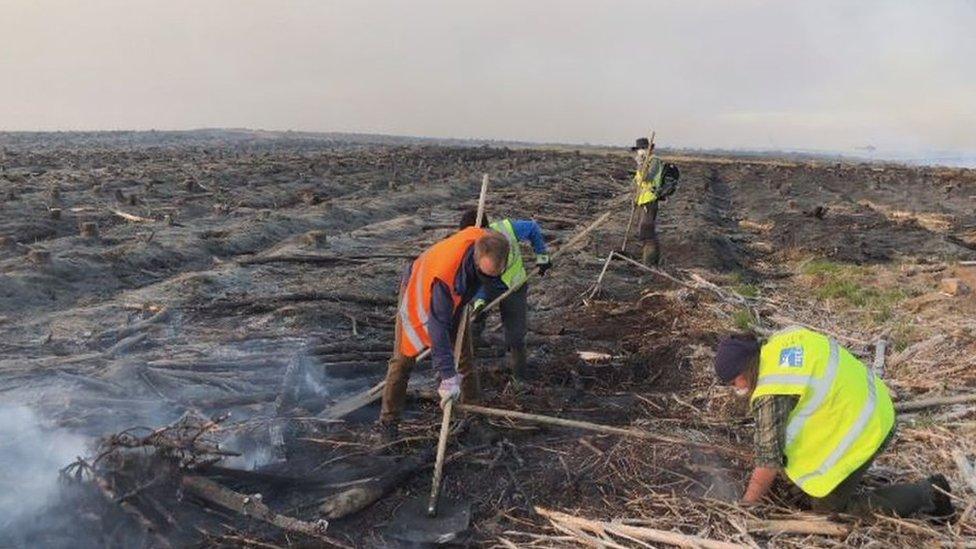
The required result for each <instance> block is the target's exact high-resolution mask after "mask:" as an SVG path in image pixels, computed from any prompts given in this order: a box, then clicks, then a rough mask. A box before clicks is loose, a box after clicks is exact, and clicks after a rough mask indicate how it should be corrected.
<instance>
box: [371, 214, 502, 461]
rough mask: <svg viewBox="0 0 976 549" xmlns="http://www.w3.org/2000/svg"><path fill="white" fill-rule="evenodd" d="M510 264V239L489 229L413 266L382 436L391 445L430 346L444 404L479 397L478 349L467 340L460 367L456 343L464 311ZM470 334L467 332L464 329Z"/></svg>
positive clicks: (460, 236)
mask: <svg viewBox="0 0 976 549" xmlns="http://www.w3.org/2000/svg"><path fill="white" fill-rule="evenodd" d="M507 260H508V239H507V238H505V236H504V235H502V234H501V233H499V232H497V231H493V230H491V229H483V228H480V227H468V228H466V229H464V230H461V231H458V232H457V233H455V234H453V235H451V236H449V237H447V238H445V239H444V240H441V241H440V242H437V243H436V244H434V245H433V246H431V247H430V248H428V249H427V250H426V251H424V252H423V253H422V254H420V256H419V257H417V259H415V260H414V262H413V263H412V264H411V266H410V268H409V269H408V270H407V271H406V272H405V273H404V275H403V278H402V280H401V284H400V306H399V308H398V310H397V315H396V328H395V330H396V332H395V334H396V335H395V340H394V344H393V355H392V356H391V357H390V361H389V365H388V366H387V371H386V385H385V386H384V387H383V407H382V410H381V412H380V422H379V426H380V435H381V437H382V439H383V440H385V441H388V442H392V441H393V440H395V439H396V438H397V435H398V433H399V429H398V425H399V421H400V415H401V414H402V413H403V405H404V402H405V401H406V396H407V382H408V381H409V378H410V372H411V370H412V369H413V366H414V364H415V363H416V359H417V355H419V354H420V353H421V352H423V350H424V349H426V348H428V347H430V349H431V359H432V361H433V365H434V369H435V370H436V371H437V372H438V373H439V374H440V378H441V383H440V386H439V387H438V389H437V392H438V394H440V396H441V402H442V403H443V402H445V401H446V400H448V399H455V400H456V399H457V398H458V397H459V396H460V397H462V398H463V400H465V401H467V402H470V401H472V400H473V399H475V398H477V394H478V383H477V377H476V375H475V373H474V371H473V368H472V366H473V364H472V362H473V359H474V349H473V346H472V343H471V338H470V337H469V336H468V334H467V333H465V335H464V340H465V341H464V343H463V345H462V346H461V353H460V357H459V359H458V364H457V366H456V367H455V363H454V341H455V337H456V335H457V329H458V324H460V320H461V312H462V310H463V309H464V306H465V305H466V304H467V303H468V302H469V301H471V300H472V299H473V298H474V296H475V294H477V293H478V290H479V289H481V288H482V287H483V286H484V287H486V288H498V287H499V283H498V281H497V279H498V277H499V276H501V274H502V272H504V271H505V266H506V262H507ZM465 329H467V327H465Z"/></svg>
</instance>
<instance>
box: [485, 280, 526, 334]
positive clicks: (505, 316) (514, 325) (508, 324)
mask: <svg viewBox="0 0 976 549" xmlns="http://www.w3.org/2000/svg"><path fill="white" fill-rule="evenodd" d="M528 297H529V290H528V285H526V284H523V285H522V287H521V288H519V289H518V290H517V291H515V292H512V294H511V295H509V296H508V297H506V298H505V299H503V300H502V302H501V303H499V304H498V310H499V312H500V313H501V315H502V328H503V329H504V330H505V347H506V348H508V349H509V350H513V349H524V348H525V333H526V332H527V331H528V316H529V300H528ZM486 317H487V315H482V316H481V317H480V318H479V319H478V320H477V321H476V322H475V326H474V330H475V333H476V334H477V336H478V337H479V338H480V337H481V333H482V332H483V331H484V329H485V320H486Z"/></svg>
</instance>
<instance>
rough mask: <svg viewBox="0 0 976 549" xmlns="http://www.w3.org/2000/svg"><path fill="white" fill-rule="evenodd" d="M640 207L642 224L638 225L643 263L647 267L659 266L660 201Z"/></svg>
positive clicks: (638, 238)
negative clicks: (658, 218)
mask: <svg viewBox="0 0 976 549" xmlns="http://www.w3.org/2000/svg"><path fill="white" fill-rule="evenodd" d="M638 207H639V208H640V222H638V224H637V240H638V241H639V242H640V243H641V261H643V263H644V264H645V265H657V264H658V262H659V261H660V260H661V245H660V242H659V241H658V239H657V207H658V201H657V200H654V201H653V202H649V203H647V204H644V205H642V206H638Z"/></svg>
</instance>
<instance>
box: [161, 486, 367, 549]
mask: <svg viewBox="0 0 976 549" xmlns="http://www.w3.org/2000/svg"><path fill="white" fill-rule="evenodd" d="M180 484H181V485H182V486H183V489H184V490H187V491H189V492H190V493H192V494H194V495H195V496H197V497H199V498H201V499H203V500H205V501H207V502H210V503H213V504H215V505H219V506H221V507H223V508H225V509H230V510H231V511H234V512H236V513H239V514H241V515H244V516H247V517H254V518H256V519H258V520H261V521H263V522H267V523H268V524H272V525H274V526H277V527H278V528H281V529H282V530H287V531H289V532H298V533H300V534H305V535H306V536H310V537H313V538H315V539H317V540H320V541H322V542H325V543H327V544H329V545H331V546H333V547H344V548H345V547H349V546H348V545H346V544H344V543H341V542H339V541H338V540H335V539H332V538H330V537H329V536H326V535H325V530H326V528H328V525H329V523H328V522H326V521H324V520H319V521H316V522H314V523H312V522H306V521H304V520H299V519H296V518H294V517H289V516H287V515H280V514H278V513H275V512H274V511H272V510H271V509H270V508H269V507H268V506H267V505H265V504H264V503H261V500H260V499H258V498H256V497H252V496H245V495H244V494H241V493H240V492H235V491H233V490H231V489H229V488H225V487H224V486H221V485H220V484H218V483H216V482H214V481H212V480H210V479H208V478H204V477H198V476H192V475H187V476H184V477H183V480H182V481H181V482H180Z"/></svg>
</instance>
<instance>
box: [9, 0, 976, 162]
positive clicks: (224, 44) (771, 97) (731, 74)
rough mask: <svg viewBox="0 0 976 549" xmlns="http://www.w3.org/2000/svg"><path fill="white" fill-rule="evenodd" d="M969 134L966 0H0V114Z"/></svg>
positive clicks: (975, 42) (411, 127) (27, 125)
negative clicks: (807, 0) (797, 0)
mask: <svg viewBox="0 0 976 549" xmlns="http://www.w3.org/2000/svg"><path fill="white" fill-rule="evenodd" d="M199 127H249V128H264V129H296V130H313V131H355V132H370V133H387V134H405V135H424V136H443V137H485V138H499V139H524V140H532V141H561V142H590V143H610V144H623V143H627V142H630V141H631V140H632V139H633V138H634V137H636V136H637V135H640V134H642V133H644V132H646V131H647V130H648V128H651V127H653V128H654V129H655V130H657V132H658V137H659V142H660V143H662V144H664V145H677V146H703V147H736V148H745V147H763V148H770V147H777V148H816V149H830V150H842V151H843V150H850V149H852V148H853V147H857V146H864V145H869V144H870V145H875V146H877V147H879V148H883V149H890V150H902V151H907V150H923V149H925V150H931V149H956V150H964V151H968V152H970V153H976V0H958V1H938V0H931V1H928V0H926V1H920V0H881V1H862V0H858V1H829V0H816V1H809V2H795V1H789V0H779V1H759V0H735V1H731V0H714V1H706V0H672V1H657V0H635V1H623V0H621V1H606V0H601V1H597V0H593V1H588V2H582V1H575V0H560V1H549V0H490V1H489V0H486V1H481V0H443V1H432V0H403V1H370V0H349V1H329V0H314V1H312V0H310V1H288V0H267V1H259V0H226V1H223V0H221V1H216V0H192V1H178V0H164V1H159V2H143V1H137V0H125V1H108V0H70V1H67V0H66V1H54V0H0V129H5V130H69V129H150V128H157V129H184V128H199Z"/></svg>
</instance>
